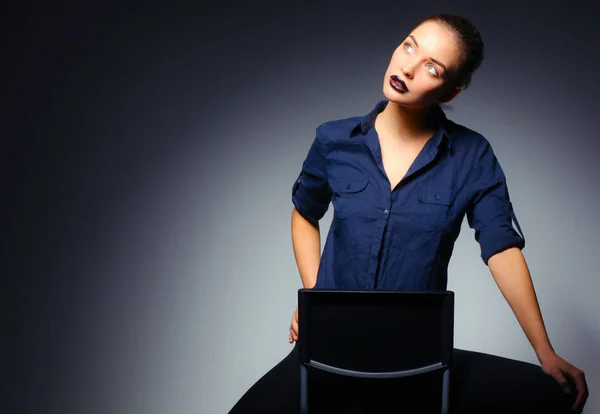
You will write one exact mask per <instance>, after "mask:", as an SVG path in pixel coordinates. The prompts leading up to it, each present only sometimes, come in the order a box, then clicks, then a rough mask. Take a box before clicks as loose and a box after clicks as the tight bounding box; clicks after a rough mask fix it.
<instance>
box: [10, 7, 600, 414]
mask: <svg viewBox="0 0 600 414" xmlns="http://www.w3.org/2000/svg"><path fill="white" fill-rule="evenodd" d="M451 4H452V5H451V7H450V6H449V5H448V4H446V3H444V2H439V1H432V2H427V4H415V3H414V2H412V3H411V2H398V1H389V2H385V1H362V2H359V1H344V2H343V3H338V2H316V1H313V2H285V1H278V2H276V1H270V2H266V1H257V2H241V1H220V2H216V1H213V2H206V3H197V2H176V1H172V2H137V3H136V2H120V3H117V2H63V3H58V2H40V1H38V2H36V1H31V2H20V3H18V4H16V3H15V4H12V5H10V6H8V8H5V10H4V12H3V17H2V20H3V24H2V31H3V33H4V36H3V40H4V47H3V49H2V50H3V51H2V56H3V57H2V67H3V71H2V72H3V73H4V75H3V76H2V80H3V82H2V84H3V87H2V98H3V99H2V101H3V102H2V118H1V119H2V151H1V152H0V153H1V155H2V158H1V160H0V161H1V166H0V168H1V182H2V195H3V197H2V202H1V204H0V205H1V212H2V215H1V219H2V222H1V225H2V228H1V247H2V250H1V255H2V258H1V264H2V290H1V292H2V298H1V303H2V304H3V305H4V306H3V307H4V308H5V310H4V312H3V316H6V317H7V318H6V323H5V325H4V326H5V329H3V334H2V337H3V343H4V346H3V349H4V350H5V351H3V353H2V354H3V355H2V360H3V367H2V376H3V377H4V380H3V385H2V391H1V393H2V395H3V396H2V407H0V410H1V411H2V412H7V413H9V412H10V413H36V414H37V413H61V414H65V413H86V414H88V413H106V414H108V413H110V414H116V413H134V412H136V413H140V414H141V413H145V414H150V413H166V412H169V413H192V412H197V413H200V412H202V413H209V412H210V413H212V412H215V413H218V412H225V411H227V410H228V409H229V408H230V407H231V406H232V405H233V403H234V402H235V401H236V400H237V399H238V398H239V396H241V393H243V392H244V390H245V389H247V387H248V386H249V385H251V383H253V382H254V381H255V380H256V379H257V378H258V377H259V376H260V375H262V373H264V372H266V370H267V369H268V368H269V367H270V366H272V365H273V364H274V363H275V362H276V361H278V360H279V359H280V358H281V357H282V356H283V355H285V354H286V353H287V348H286V345H287V344H286V339H287V334H286V332H287V331H286V324H287V323H289V318H290V317H291V312H292V311H293V306H294V295H295V289H296V288H298V287H299V280H298V278H297V276H296V275H295V268H294V262H293V257H292V256H291V250H290V245H289V244H286V243H289V234H288V233H287V231H288V226H289V222H288V218H289V217H288V216H289V211H290V209H291V203H290V201H289V194H290V190H291V183H292V182H293V180H294V178H295V174H296V173H297V171H298V169H299V168H300V163H301V161H302V159H303V157H304V156H305V153H306V151H307V149H308V145H309V144H310V141H311V140H312V138H313V136H312V134H313V133H314V128H315V127H316V126H317V125H318V124H319V123H321V122H324V121H325V120H328V119H333V118H341V117H346V116H352V115H358V114H364V113H367V112H368V111H370V110H371V109H372V106H373V105H374V104H375V102H376V100H377V99H380V98H381V93H380V89H381V77H382V76H383V74H384V72H385V68H386V66H387V63H388V62H389V57H390V56H391V53H392V51H393V49H394V48H395V47H396V45H397V44H398V43H399V42H400V41H401V40H402V39H403V38H404V37H405V36H406V34H407V32H408V31H409V30H410V29H411V28H412V27H413V26H414V25H415V24H417V23H418V22H419V21H420V19H422V18H423V17H425V16H427V15H429V14H434V13H439V12H442V11H449V12H453V13H457V14H463V15H465V16H466V17H468V18H470V19H472V21H473V22H474V23H475V24H476V25H478V27H480V29H481V31H482V33H483V35H484V40H485V41H486V47H487V49H486V60H485V61H484V64H483V66H482V68H481V70H480V73H477V74H476V75H475V77H474V81H473V85H472V86H471V89H472V90H467V91H465V92H464V95H465V97H462V96H461V97H459V98H458V99H457V102H456V104H454V103H453V106H454V107H455V110H454V114H455V117H456V118H458V119H459V121H464V123H466V124H468V125H469V126H472V127H473V128H474V129H477V130H480V131H482V132H483V133H484V134H485V135H486V136H488V134H489V136H490V141H491V142H492V143H493V145H494V148H495V149H497V152H498V153H499V154H500V155H501V158H500V159H501V161H502V162H503V166H505V170H506V172H507V176H508V177H509V184H512V187H511V195H512V196H513V198H514V199H515V200H517V201H518V203H517V202H515V205H516V206H517V207H516V208H517V214H518V215H519V217H521V216H523V218H521V221H523V222H524V223H522V224H523V227H524V230H525V231H526V233H528V235H529V236H530V237H531V238H530V240H532V241H530V243H531V246H532V247H530V248H529V251H531V256H528V257H531V262H530V265H531V267H532V268H536V269H538V270H539V273H538V274H541V275H544V276H543V277H540V278H539V281H540V282H539V283H540V284H539V286H540V288H539V289H540V292H543V293H544V294H545V296H544V298H547V299H541V303H542V306H543V307H544V308H545V309H544V312H545V315H548V318H547V319H548V324H549V326H550V327H552V329H553V332H555V334H554V336H552V335H551V337H554V338H557V339H556V341H559V343H560V338H565V337H566V339H565V340H564V342H562V348H561V349H562V350H563V353H564V356H565V358H566V359H569V360H571V361H573V362H574V363H576V364H577V365H581V366H582V368H583V369H585V370H586V373H587V374H588V382H589V383H592V382H593V383H596V384H598V376H597V375H598V374H597V372H592V371H593V369H592V368H593V367H596V366H597V365H593V364H594V363H593V360H594V358H595V355H594V353H593V352H592V351H591V348H589V352H588V351H586V352H583V351H582V349H583V350H588V348H587V347H586V348H582V347H583V346H584V345H585V344H587V343H590V344H598V343H599V342H598V335H597V334H596V333H593V332H596V331H597V327H598V324H597V322H598V319H597V314H598V312H597V309H598V305H597V301H594V298H595V296H596V293H597V292H598V281H597V280H598V278H597V275H596V274H595V269H596V267H595V264H596V261H595V260H593V259H594V257H595V254H597V246H598V243H597V242H598V236H597V234H598V233H597V230H599V222H598V218H597V214H596V208H595V206H596V205H597V202H598V190H600V187H599V186H598V183H597V177H598V173H599V170H598V156H599V155H600V145H599V143H598V130H599V127H600V125H599V121H598V119H599V117H598V104H597V97H598V92H600V89H599V88H598V81H599V79H600V75H599V74H600V72H599V70H600V60H599V58H598V46H597V28H598V21H597V17H598V12H597V5H595V3H594V2H592V1H587V2H565V1H563V2H557V3H556V2H555V3H550V2H547V3H539V2H533V1H508V2H507V1H503V2H469V1H457V2H452V3H451ZM5 7H6V6H5ZM451 117H452V115H451ZM284 133H285V134H288V135H287V136H284ZM295 134H297V137H296V135H295ZM502 157H503V158H502ZM269 180H271V181H269ZM512 188H514V190H512ZM519 213H520V214H519ZM540 215H541V216H542V217H540ZM561 226H564V227H561ZM282 229H283V230H282ZM469 237H471V236H469ZM465 243H466V242H465ZM469 243H471V244H468V245H465V246H467V247H464V249H465V250H464V251H465V252H466V251H467V250H468V249H473V253H469V254H470V256H469V257H470V260H471V261H472V263H476V264H477V265H479V266H481V264H480V263H479V262H477V260H479V259H478V258H477V255H478V253H477V248H476V246H475V245H473V244H472V243H473V242H472V241H469ZM552 243H555V244H552ZM535 246H538V247H535ZM459 248H460V245H459ZM526 251H527V250H526ZM549 252H550V254H549ZM274 256H277V259H276V260H274V259H273V257H274ZM552 258H554V259H555V261H554V262H553V261H552ZM563 259H564V260H563ZM457 260H459V259H457ZM460 263H462V262H460ZM469 266H470V265H469ZM546 266H547V267H546ZM478 271H485V270H484V268H483V267H481V268H478ZM284 273H292V276H283V275H282V274H284ZM484 277H485V276H484ZM472 286H473V284H472V283H471V281H469V280H466V279H458V282H457V287H463V288H464V291H466V292H469V290H468V289H470V288H471V287H472ZM485 286H486V289H489V290H487V291H485V292H486V293H488V292H493V286H492V285H491V284H489V285H485ZM536 286H538V285H536ZM265 289H268V290H267V291H266V292H267V293H268V294H265ZM594 292H595V293H594ZM492 294H493V295H495V296H494V298H495V299H494V300H496V301H498V304H499V306H503V307H502V308H500V309H502V311H503V312H507V307H506V305H505V304H503V303H502V299H501V297H500V295H499V293H490V295H492ZM467 298H468V296H467ZM488 301H489V299H486V298H485V297H483V296H476V297H472V299H471V301H470V302H469V301H468V300H466V301H465V302H464V303H469V306H471V309H472V306H473V305H478V304H479V305H482V304H484V303H489V302H488ZM282 306H284V307H283V308H282ZM465 306H466V305H465ZM566 308H568V309H570V310H571V312H572V313H570V314H569V315H570V316H569V318H568V319H569V320H570V321H572V320H573V319H576V320H579V321H583V322H579V324H578V323H575V322H573V324H572V325H570V328H569V326H568V325H567V322H566V320H565V319H563V317H562V316H561V315H564V314H565V312H564V309H566ZM282 309H283V310H282ZM546 309H547V311H546ZM555 309H558V310H555ZM553 310H554V311H553ZM457 312H458V313H459V316H460V315H461V312H463V313H464V319H463V320H469V322H470V323H471V324H477V323H478V322H477V321H476V320H474V319H473V320H470V319H469V318H474V316H472V315H473V312H472V311H467V310H466V308H464V309H463V308H460V306H459V307H458V308H457ZM489 312H490V315H494V314H495V312H497V311H495V310H493V309H492V310H489ZM546 312H547V313H546ZM288 314H289V315H288ZM503 315H504V316H502V317H500V316H498V318H499V320H500V322H501V323H505V324H506V326H508V327H510V328H509V329H512V331H509V332H510V333H509V336H510V335H513V337H514V338H515V339H514V341H521V342H519V346H515V347H514V348H510V347H508V348H501V345H498V346H499V347H500V348H494V346H495V345H493V344H496V343H499V342H500V341H496V342H490V343H485V342H478V341H481V340H480V339H477V337H479V336H481V335H480V334H476V333H474V332H468V331H469V330H468V329H466V328H461V326H457V329H458V330H459V331H458V332H457V340H459V341H463V344H464V345H466V346H467V347H468V345H471V347H472V348H479V349H484V350H486V351H494V350H498V349H500V350H503V351H505V354H506V355H509V356H512V357H515V358H520V359H527V358H530V359H531V353H530V351H523V349H525V348H522V346H523V342H522V341H523V339H522V334H520V333H519V331H518V327H515V323H514V321H513V319H511V316H510V314H508V313H505V314H503ZM573 315H574V316H573ZM503 318H504V319H503ZM479 323H480V324H481V326H487V325H489V324H488V323H487V322H479ZM469 326H472V325H469ZM594 326H595V328H594ZM461 329H463V330H461ZM281 332H283V334H282V333H281ZM582 332H585V333H586V336H585V337H581V336H578V335H581V333H582ZM269 335H271V336H272V337H273V338H271V337H269ZM496 335H497V337H493V336H492V337H493V338H506V334H500V333H496ZM519 335H520V336H519ZM483 336H485V335H483ZM261 338H262V339H261ZM266 338H268V339H266ZM274 338H277V339H276V341H278V342H277V344H278V345H274V342H273V341H271V339H273V340H275V339H274ZM517 338H518V339H517ZM507 342H511V341H507ZM515 343H516V342H515ZM525 346H526V344H525ZM590 346H591V345H590ZM596 349H597V348H596ZM528 352H529V353H528ZM586 367H587V368H586ZM4 407H6V409H4ZM588 407H590V410H594V409H595V410H599V409H600V408H599V407H600V406H599V405H598V402H597V401H596V400H594V391H593V390H592V391H591V397H590V400H589V403H588ZM586 412H598V411H586Z"/></svg>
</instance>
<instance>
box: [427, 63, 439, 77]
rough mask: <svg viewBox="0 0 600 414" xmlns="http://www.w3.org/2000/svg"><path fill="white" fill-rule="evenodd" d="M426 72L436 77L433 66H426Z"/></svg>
mask: <svg viewBox="0 0 600 414" xmlns="http://www.w3.org/2000/svg"><path fill="white" fill-rule="evenodd" d="M427 70H428V71H429V73H431V74H432V75H436V76H437V74H438V73H437V70H436V69H435V66H433V65H427Z"/></svg>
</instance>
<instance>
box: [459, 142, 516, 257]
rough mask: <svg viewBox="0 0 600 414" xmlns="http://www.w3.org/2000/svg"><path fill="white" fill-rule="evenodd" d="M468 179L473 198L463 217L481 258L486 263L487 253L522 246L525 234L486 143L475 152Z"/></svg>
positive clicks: (504, 178) (501, 175) (488, 255)
mask: <svg viewBox="0 0 600 414" xmlns="http://www.w3.org/2000/svg"><path fill="white" fill-rule="evenodd" d="M469 181H470V185H471V191H472V194H473V198H472V202H471V203H470V204H469V208H468V210H467V220H468V222H469V226H470V227H471V228H473V229H474V230H475V240H476V241H477V242H478V243H479V246H480V248H481V259H482V260H483V262H484V263H485V264H486V265H487V264H488V260H489V259H490V257H492V256H493V255H494V254H496V253H499V252H501V251H503V250H506V249H508V248H510V247H518V248H519V249H523V248H524V247H525V237H524V235H523V232H522V230H521V226H520V225H519V222H518V221H517V217H516V215H515V213H514V210H513V206H512V203H511V202H510V197H509V194H508V187H507V185H506V177H505V175H504V171H503V170H502V167H501V166H500V164H499V162H498V160H497V158H496V156H495V154H494V152H493V150H492V148H491V146H490V145H489V143H486V145H484V146H483V147H482V149H481V151H480V152H479V154H478V157H477V161H476V164H475V165H474V167H473V172H472V174H471V179H470V180H469ZM513 223H514V225H515V226H516V229H515V228H514V227H513ZM517 230H518V232H517Z"/></svg>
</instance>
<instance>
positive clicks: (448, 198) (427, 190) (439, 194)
mask: <svg viewBox="0 0 600 414" xmlns="http://www.w3.org/2000/svg"><path fill="white" fill-rule="evenodd" d="M419 200H420V201H421V202H423V203H427V204H438V205H442V206H449V205H450V204H452V191H448V190H440V189H438V188H431V187H421V188H420V189H419Z"/></svg>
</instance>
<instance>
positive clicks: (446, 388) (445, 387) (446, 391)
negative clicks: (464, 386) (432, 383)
mask: <svg viewBox="0 0 600 414" xmlns="http://www.w3.org/2000/svg"><path fill="white" fill-rule="evenodd" d="M449 412H450V369H447V370H445V371H444V375H443V377H442V414H448V413H449Z"/></svg>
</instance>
